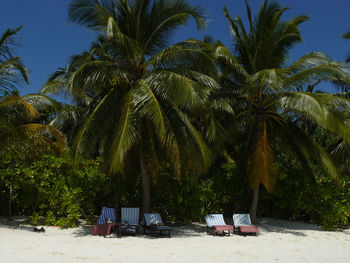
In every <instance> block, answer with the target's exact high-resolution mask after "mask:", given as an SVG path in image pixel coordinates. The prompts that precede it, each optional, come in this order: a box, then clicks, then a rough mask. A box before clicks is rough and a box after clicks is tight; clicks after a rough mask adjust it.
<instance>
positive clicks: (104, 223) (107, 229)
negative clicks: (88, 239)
mask: <svg viewBox="0 0 350 263" xmlns="http://www.w3.org/2000/svg"><path fill="white" fill-rule="evenodd" d="M116 221H117V218H116V215H115V208H109V207H105V206H103V207H102V211H101V215H100V217H99V219H98V220H97V224H96V225H94V227H93V228H92V231H91V233H92V234H93V235H103V236H105V235H110V234H111V228H112V226H113V225H112V224H108V223H116Z"/></svg>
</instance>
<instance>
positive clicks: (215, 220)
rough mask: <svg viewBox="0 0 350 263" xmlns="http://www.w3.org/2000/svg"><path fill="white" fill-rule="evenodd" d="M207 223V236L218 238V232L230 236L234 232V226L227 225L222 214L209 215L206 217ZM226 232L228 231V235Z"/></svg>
mask: <svg viewBox="0 0 350 263" xmlns="http://www.w3.org/2000/svg"><path fill="white" fill-rule="evenodd" d="M205 221H206V222H207V234H208V235H209V234H213V235H214V236H216V234H217V233H218V232H222V233H223V234H228V235H230V232H233V226H231V225H226V223H225V220H224V216H223V215H222V214H209V215H206V216H205ZM225 231H228V232H227V233H226V232H225Z"/></svg>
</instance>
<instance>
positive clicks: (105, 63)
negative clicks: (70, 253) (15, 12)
mask: <svg viewBox="0 0 350 263" xmlns="http://www.w3.org/2000/svg"><path fill="white" fill-rule="evenodd" d="M287 10H288V8H282V7H281V6H280V5H279V4H278V3H277V2H269V1H267V0H266V1H264V2H263V3H262V5H261V7H260V10H259V11H258V13H257V15H256V16H253V14H252V11H251V8H250V6H249V4H248V2H247V1H246V13H247V24H245V23H243V19H242V18H241V17H238V16H237V17H235V18H232V17H231V15H230V13H229V10H228V9H227V8H226V7H225V8H224V12H223V15H225V17H226V19H227V21H228V24H229V28H228V30H227V32H228V34H229V32H230V33H231V36H232V40H233V46H232V47H226V46H224V45H223V44H222V43H221V42H220V40H213V39H211V38H210V37H207V38H205V39H204V40H203V41H201V40H196V39H188V40H185V41H182V42H180V43H176V44H173V43H172V42H171V41H170V39H171V38H172V36H174V34H175V32H176V30H178V29H179V28H181V27H183V26H185V25H186V24H187V22H188V21H189V20H190V19H194V21H195V23H196V25H197V27H198V29H204V28H205V25H206V21H207V17H206V16H205V15H204V10H202V9H201V8H199V7H192V6H191V5H189V3H188V2H187V1H185V0H176V1H175V0H130V1H125V0H98V1H96V0H71V2H70V5H69V8H68V14H69V20H70V22H73V23H77V24H80V25H83V26H85V27H86V28H88V29H90V30H94V31H95V32H96V34H97V39H96V41H94V42H93V43H91V48H90V49H89V50H86V51H82V52H81V53H80V54H76V55H72V56H71V58H70V60H69V63H68V64H67V65H66V66H64V67H62V68H58V70H57V71H56V72H54V73H53V74H52V75H51V76H49V77H48V79H47V81H46V83H45V85H44V86H43V87H42V88H41V91H40V92H41V94H32V95H26V96H22V97H20V96H19V94H18V92H17V87H18V85H19V84H20V82H22V81H23V80H24V81H28V75H27V70H26V68H25V66H24V64H23V62H22V61H21V59H20V58H19V57H16V56H15V52H14V51H15V45H14V44H15V41H14V38H13V37H15V36H16V34H17V32H18V31H19V30H20V28H18V29H16V30H11V29H9V30H7V31H6V32H5V33H4V34H3V35H2V37H1V40H0V92H1V93H0V135H1V137H0V138H1V139H0V155H1V161H0V178H1V181H0V198H1V200H3V201H2V202H1V204H0V214H2V215H10V216H11V214H18V215H30V216H31V220H32V222H33V223H39V222H43V223H45V224H49V225H62V226H66V227H72V226H75V225H76V224H77V222H78V220H79V219H80V218H82V217H83V218H87V219H90V217H91V216H92V215H94V214H98V213H99V210H100V208H101V206H106V205H107V206H140V205H141V204H142V211H143V212H148V211H153V210H156V211H159V212H161V213H162V214H163V215H164V216H165V217H167V218H168V219H170V220H173V221H193V220H203V216H204V215H205V214H207V213H211V212H220V213H224V214H225V215H226V216H229V217H230V216H231V215H232V213H234V212H248V211H249V207H250V211H249V212H250V214H251V217H252V220H254V221H255V220H256V216H274V217H279V218H287V219H299V220H313V221H316V222H318V223H320V224H321V225H322V226H323V227H324V228H325V229H334V228H335V227H339V226H343V225H348V224H349V220H350V205H349V204H350V202H349V201H350V197H349V194H348V193H349V190H350V189H349V187H350V183H349V171H350V170H349V168H350V166H349V165H350V163H349V153H350V150H349V149H350V148H349V143H350V127H349V124H350V123H349V112H350V111H349V110H350V101H349V100H348V95H349V94H348V92H347V91H348V90H347V89H346V88H342V89H341V91H342V92H337V93H325V92H323V93H321V92H317V91H316V90H315V89H314V88H315V86H316V85H318V84H319V83H320V82H323V81H327V82H333V83H335V84H336V85H341V86H342V87H346V86H347V85H349V82H350V72H349V67H348V64H346V63H342V62H336V61H333V60H332V59H331V58H330V57H328V56H327V55H326V54H323V53H319V52H310V53H308V54H305V55H304V56H302V57H300V58H298V59H297V60H294V62H290V61H291V60H290V56H291V53H290V52H291V50H292V48H294V47H295V46H296V45H297V44H299V43H301V42H302V41H303V38H302V35H301V32H300V30H299V26H300V24H302V23H304V22H306V21H307V20H308V17H307V16H304V15H303V16H296V17H293V18H291V19H289V20H285V19H284V14H285V13H286V12H287ZM230 12H232V11H230ZM343 37H344V38H348V37H349V34H348V33H347V34H345V35H344V36H343ZM346 62H349V59H348V60H347V61H346ZM57 94H63V95H64V96H65V97H66V98H67V99H71V100H72V104H67V103H59V102H56V101H54V100H53V99H51V98H49V97H47V96H48V95H57ZM261 185H263V187H261ZM151 198H152V202H151ZM258 200H259V206H258Z"/></svg>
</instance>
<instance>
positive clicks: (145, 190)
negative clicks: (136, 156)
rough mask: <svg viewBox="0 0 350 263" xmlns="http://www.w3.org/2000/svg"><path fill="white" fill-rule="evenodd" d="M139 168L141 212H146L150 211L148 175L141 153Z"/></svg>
mask: <svg viewBox="0 0 350 263" xmlns="http://www.w3.org/2000/svg"><path fill="white" fill-rule="evenodd" d="M140 168H141V176H142V213H148V212H150V211H151V190H150V176H149V174H148V171H147V167H146V163H145V160H144V158H143V156H142V155H141V154H140Z"/></svg>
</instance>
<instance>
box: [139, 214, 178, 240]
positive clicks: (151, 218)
mask: <svg viewBox="0 0 350 263" xmlns="http://www.w3.org/2000/svg"><path fill="white" fill-rule="evenodd" d="M143 218H144V222H143V232H144V233H146V234H147V231H148V232H149V233H150V234H151V235H154V234H159V235H162V234H165V235H167V236H168V237H170V232H171V230H172V228H171V227H170V226H165V225H164V224H163V221H162V218H161V217H160V215H159V214H158V213H144V214H143Z"/></svg>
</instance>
